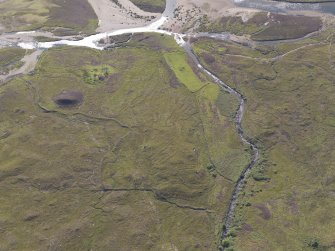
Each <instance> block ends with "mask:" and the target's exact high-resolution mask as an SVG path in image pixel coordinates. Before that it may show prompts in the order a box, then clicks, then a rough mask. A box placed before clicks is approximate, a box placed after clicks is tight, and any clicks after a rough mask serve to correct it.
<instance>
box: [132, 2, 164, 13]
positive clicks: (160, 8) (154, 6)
mask: <svg viewBox="0 0 335 251" xmlns="http://www.w3.org/2000/svg"><path fill="white" fill-rule="evenodd" d="M130 1H131V2H132V3H133V4H135V5H136V6H137V7H139V8H140V9H142V10H144V11H147V12H152V13H163V12H164V10H165V0H130Z"/></svg>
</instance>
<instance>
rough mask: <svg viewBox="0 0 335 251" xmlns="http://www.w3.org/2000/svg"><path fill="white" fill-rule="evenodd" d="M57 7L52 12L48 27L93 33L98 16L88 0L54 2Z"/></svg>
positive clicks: (54, 0) (57, 0)
mask: <svg viewBox="0 0 335 251" xmlns="http://www.w3.org/2000/svg"><path fill="white" fill-rule="evenodd" d="M53 3H54V4H56V5H57V7H52V8H51V10H50V14H49V16H50V18H49V20H48V22H47V23H46V25H48V26H50V27H57V26H59V27H63V28H69V29H72V30H73V32H75V33H78V32H79V33H80V32H83V33H93V32H94V31H95V28H96V27H97V16H96V14H95V12H94V10H93V8H92V7H91V5H90V4H89V3H88V1H87V0H53Z"/></svg>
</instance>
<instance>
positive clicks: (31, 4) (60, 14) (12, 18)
mask: <svg viewBox="0 0 335 251" xmlns="http://www.w3.org/2000/svg"><path fill="white" fill-rule="evenodd" d="M97 24H98V20H97V17H96V15H95V12H94V11H93V9H92V7H91V5H90V4H89V3H88V2H87V0H35V1H30V0H4V1H0V28H2V31H5V32H11V31H22V30H36V29H44V30H48V31H52V32H55V33H56V34H58V35H70V34H78V33H94V31H95V29H96V28H97ZM0 32H1V29H0Z"/></svg>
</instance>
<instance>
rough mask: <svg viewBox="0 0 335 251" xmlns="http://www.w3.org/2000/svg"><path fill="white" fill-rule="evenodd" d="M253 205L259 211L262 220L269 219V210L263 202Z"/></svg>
mask: <svg viewBox="0 0 335 251" xmlns="http://www.w3.org/2000/svg"><path fill="white" fill-rule="evenodd" d="M253 206H254V207H255V208H257V209H259V210H260V211H261V213H260V216H261V217H262V218H263V219H264V220H269V219H270V218H271V212H270V210H269V209H268V208H267V206H266V205H264V204H254V205H253Z"/></svg>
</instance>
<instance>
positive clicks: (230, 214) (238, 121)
mask: <svg viewBox="0 0 335 251" xmlns="http://www.w3.org/2000/svg"><path fill="white" fill-rule="evenodd" d="M182 47H183V48H184V49H185V51H186V52H187V54H188V55H189V56H190V57H191V58H192V60H193V61H194V63H196V65H197V66H198V68H199V69H200V70H201V71H202V72H204V73H205V74H207V75H208V76H210V77H211V78H212V79H213V80H214V82H215V83H216V84H218V85H219V86H220V87H221V88H222V89H224V90H225V91H228V92H229V93H230V94H231V95H233V96H234V97H235V98H236V99H237V100H238V102H239V107H238V109H237V112H236V116H235V125H236V130H237V133H238V135H239V137H240V139H241V140H242V141H243V143H244V144H246V145H248V146H250V148H251V150H252V156H251V160H250V162H249V163H248V164H247V166H246V167H245V168H244V169H243V171H242V172H241V174H240V176H239V178H238V180H237V181H236V184H235V187H234V190H233V193H232V195H231V198H230V201H229V206H228V210H227V213H226V217H225V219H224V226H223V229H222V233H221V240H223V239H224V238H225V237H227V236H228V233H229V229H230V227H231V225H232V223H233V218H234V212H235V208H236V204H237V199H238V194H239V192H240V191H241V190H242V187H243V184H244V181H245V179H246V175H247V174H248V173H249V172H250V170H251V169H252V167H253V166H254V165H255V164H256V162H257V161H258V159H259V150H258V148H257V146H256V145H255V144H254V143H252V141H251V140H250V139H248V138H247V137H246V136H245V134H244V131H243V128H242V119H243V114H244V98H243V96H242V94H241V93H239V92H238V91H236V90H235V89H233V88H231V87H230V86H229V85H227V84H226V83H224V82H223V81H222V80H221V79H220V78H219V77H217V76H216V75H215V74H214V73H212V72H210V71H209V70H207V69H206V68H205V67H204V66H203V65H202V64H201V63H200V61H199V59H198V58H197V56H196V55H195V54H194V52H193V50H192V48H191V46H190V44H189V43H184V44H183V45H182ZM222 250H224V248H222Z"/></svg>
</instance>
